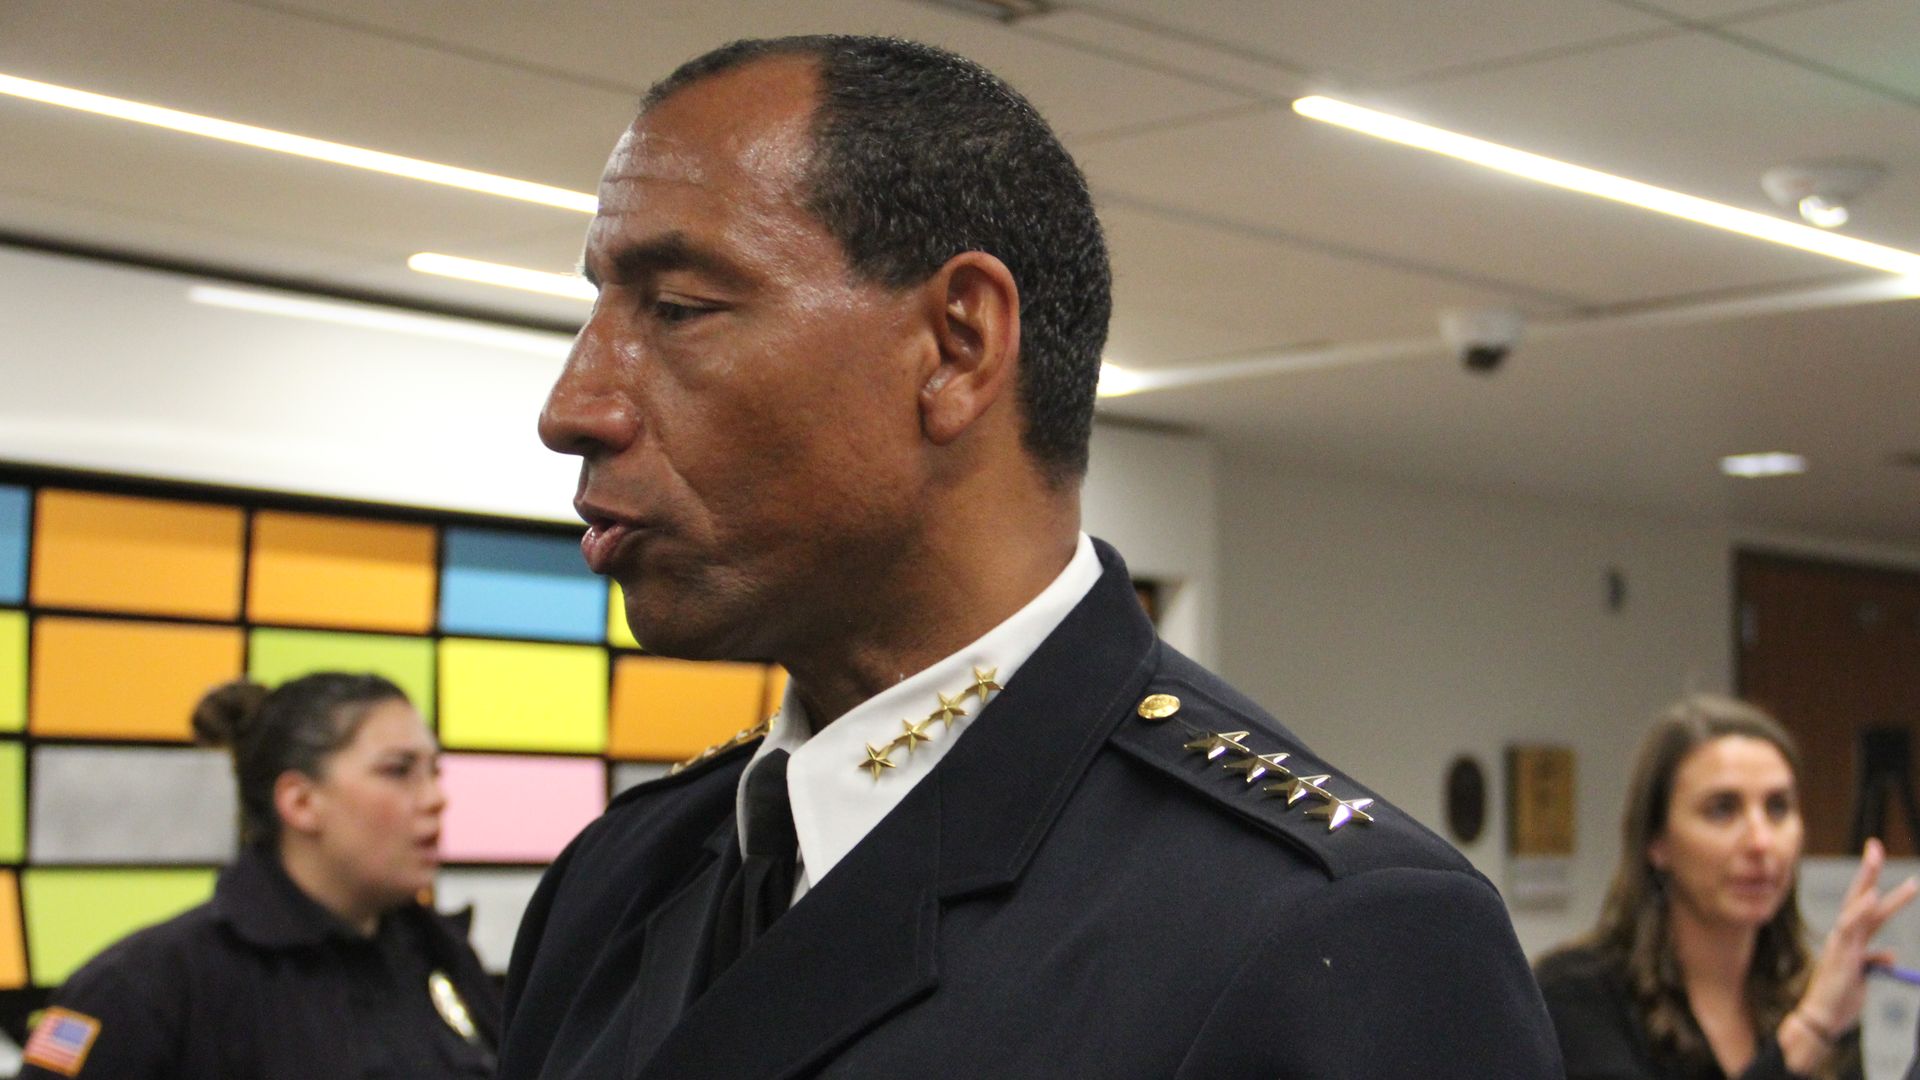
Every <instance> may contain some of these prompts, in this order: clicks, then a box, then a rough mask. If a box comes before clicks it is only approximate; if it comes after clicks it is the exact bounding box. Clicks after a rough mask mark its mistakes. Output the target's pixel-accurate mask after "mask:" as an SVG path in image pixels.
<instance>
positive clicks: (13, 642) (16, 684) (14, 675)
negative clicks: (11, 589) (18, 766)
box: [0, 611, 27, 731]
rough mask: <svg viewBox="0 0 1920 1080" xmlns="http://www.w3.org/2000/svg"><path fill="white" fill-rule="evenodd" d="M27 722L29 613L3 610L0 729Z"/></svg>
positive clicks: (0, 616)
mask: <svg viewBox="0 0 1920 1080" xmlns="http://www.w3.org/2000/svg"><path fill="white" fill-rule="evenodd" d="M26 726H27V614H26V612H24V611H0V731H19V730H21V729H22V728H24V727H26Z"/></svg>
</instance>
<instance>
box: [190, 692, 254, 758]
mask: <svg viewBox="0 0 1920 1080" xmlns="http://www.w3.org/2000/svg"><path fill="white" fill-rule="evenodd" d="M266 700H267V688H266V687H264V686H262V685H260V684H259V683H257V682H254V681H253V680H251V679H235V680H234V681H232V682H230V683H223V684H221V685H220V686H216V687H214V688H213V689H211V690H209V691H207V693H206V696H204V697H202V698H201V699H200V704H198V705H195V706H194V707H193V735H194V740H195V741H196V742H199V743H200V744H201V745H203V746H232V745H234V744H235V743H238V742H239V741H240V740H241V739H242V738H243V737H244V736H245V735H246V732H247V730H248V729H249V728H251V727H252V726H253V724H254V721H256V720H258V719H259V718H260V706H261V705H262V704H264V703H265V702H266Z"/></svg>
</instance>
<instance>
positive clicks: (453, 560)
mask: <svg viewBox="0 0 1920 1080" xmlns="http://www.w3.org/2000/svg"><path fill="white" fill-rule="evenodd" d="M440 630H441V632H442V633H446V634H481V635H486V636H489V637H520V638H540V639H544V640H548V641H590V642H600V641H604V640H606V636H607V583H606V582H605V581H604V580H602V579H601V578H600V577H599V576H598V575H596V574H594V573H593V572H592V571H590V570H588V569H587V564H586V560H585V559H583V558H582V557H581V555H580V544H579V541H577V540H573V539H570V538H567V537H562V536H527V535H525V534H521V533H509V532H499V531H496V530H493V529H476V528H450V529H448V530H447V556H446V562H445V564H444V566H443V567H442V569H441V572H440Z"/></svg>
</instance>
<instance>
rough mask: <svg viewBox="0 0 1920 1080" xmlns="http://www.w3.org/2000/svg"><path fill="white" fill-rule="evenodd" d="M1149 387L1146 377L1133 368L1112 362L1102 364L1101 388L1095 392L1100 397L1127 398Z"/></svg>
mask: <svg viewBox="0 0 1920 1080" xmlns="http://www.w3.org/2000/svg"><path fill="white" fill-rule="evenodd" d="M1147 385H1148V379H1147V377H1146V375H1144V374H1143V373H1141V372H1138V371H1134V370H1133V369H1131V368H1123V367H1121V366H1120V365H1119V364H1116V363H1113V362H1112V361H1102V362H1101V364H1100V388H1099V389H1098V390H1096V391H1094V393H1095V394H1097V395H1098V396H1100V397H1103V398H1105V397H1126V396H1127V395H1128V394H1137V393H1139V392H1140V391H1142V390H1145V389H1146V388H1147Z"/></svg>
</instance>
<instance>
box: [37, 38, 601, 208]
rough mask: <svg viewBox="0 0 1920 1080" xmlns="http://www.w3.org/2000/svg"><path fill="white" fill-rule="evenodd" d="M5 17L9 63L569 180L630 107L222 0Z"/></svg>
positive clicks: (587, 185)
mask: <svg viewBox="0 0 1920 1080" xmlns="http://www.w3.org/2000/svg"><path fill="white" fill-rule="evenodd" d="M5 18H6V19H7V22H8V24H9V25H8V32H7V33H4V34H0V71H4V72H6V73H8V74H12V75H18V76H22V77H24V78H30V79H38V80H41V81H45V82H51V83H57V84H60V85H64V86H73V87H77V88H79V89H83V90H91V91H94V92H96V93H101V94H108V95H111V96H115V97H124V98H131V99H133V100H136V101H143V102H147V103H150V104H154V105H163V106H167V107H170V108H175V109H181V110H185V111H187V112H195V113H203V114H207V115H211V116H216V117H219V118H221V119H225V120H234V121H238V122H241V123H247V124H255V125H259V126H262V127H268V128H275V129H279V130H284V131H291V132H294V133H296V134H300V135H308V136H312V137H315V138H321V139H329V140H332V141H335V142H344V143H349V144H352V145H356V146H365V147H369V148H372V149H376V150H384V151H388V152H390V153H396V154H404V155H407V156H410V157H418V158H425V159H427V160H429V161H437V162H443V163H445V164H449V165H460V166H464V167H467V168H472V169H480V170H484V171H488V172H497V173H504V174H506V175H508V176H513V177H517V178H519V179H523V180H535V181H539V182H542V183H548V184H556V185H559V186H561V187H567V188H572V189H575V190H587V191H591V190H593V186H594V184H595V183H596V182H597V181H598V179H599V176H600V168H601V166H602V165H603V164H604V163H605V161H606V155H607V150H608V148H609V147H611V146H612V145H613V141H614V139H615V138H616V137H618V135H619V133H620V131H621V129H622V128H624V127H625V126H626V124H627V122H628V121H629V120H630V119H631V118H632V105H633V103H632V99H631V97H629V96H627V95H625V94H621V93H615V92H612V91H609V90H604V89H598V88H592V87H583V86H580V85H577V84H575V83H570V82H564V81H561V80H558V79H555V78H552V77H549V76H546V75H540V74H530V73H527V72H524V71H520V70H516V69H513V68H510V67H505V66H502V65H500V64H497V63H489V62H485V61H480V60H473V59H469V58H466V57H462V56H455V55H450V54H447V53H444V52H440V51H436V50H432V49H424V48H421V47H419V46H417V45H412V44H408V43H405V42H397V41H391V40H387V39H383V38H379V37H373V36H369V35H367V34H363V33H356V32H353V31H350V30H346V29H342V28H339V27H334V26H328V25H323V24H316V23H314V22H311V21H309V20H306V19H302V18H297V17H293V16H289V15H285V14H281V13H278V12H273V11H266V10H261V9H257V8H252V7H247V6H243V5H240V4H234V3H225V2H219V0H176V2H170V3H167V4H142V3H135V2H129V0H114V2H97V3H84V4H83V3H68V2H65V0H9V3H8V4H7V7H6V15H5ZM34 107H35V108H40V109H45V110H48V111H50V112H59V111H61V110H58V109H55V108H54V107H52V106H34ZM175 137H176V138H182V139H186V138H193V136H186V135H178V136H175Z"/></svg>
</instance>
